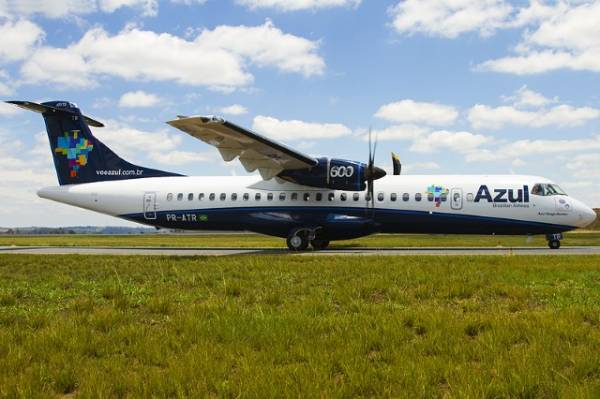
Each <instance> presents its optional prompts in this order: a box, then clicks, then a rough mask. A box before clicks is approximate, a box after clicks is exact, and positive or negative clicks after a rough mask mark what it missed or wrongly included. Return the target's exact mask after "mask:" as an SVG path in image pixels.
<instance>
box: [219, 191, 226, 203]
mask: <svg viewBox="0 0 600 399" xmlns="http://www.w3.org/2000/svg"><path fill="white" fill-rule="evenodd" d="M219 199H220V200H221V201H225V200H226V199H227V194H225V193H221V195H220V196H219Z"/></svg>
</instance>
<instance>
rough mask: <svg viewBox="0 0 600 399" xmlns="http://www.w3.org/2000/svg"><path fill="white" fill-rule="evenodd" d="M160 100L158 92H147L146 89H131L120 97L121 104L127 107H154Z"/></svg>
mask: <svg viewBox="0 0 600 399" xmlns="http://www.w3.org/2000/svg"><path fill="white" fill-rule="evenodd" d="M159 102H160V97H158V96H157V95H156V94H152V93H146V92H145V91H142V90H138V91H130V92H127V93H124V94H123V95H122V96H121V98H120V99H119V106H120V107H126V108H144V107H152V106H154V105H156V104H158V103H159Z"/></svg>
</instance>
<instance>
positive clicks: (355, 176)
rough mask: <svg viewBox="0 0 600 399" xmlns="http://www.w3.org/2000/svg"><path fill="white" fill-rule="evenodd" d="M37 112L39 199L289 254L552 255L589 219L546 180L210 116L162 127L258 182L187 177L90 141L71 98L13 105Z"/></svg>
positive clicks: (179, 120) (86, 123)
mask: <svg viewBox="0 0 600 399" xmlns="http://www.w3.org/2000/svg"><path fill="white" fill-rule="evenodd" d="M9 103H12V104H15V105H17V106H19V107H22V108H25V109H28V110H31V111H35V112H38V113H41V114H42V116H43V117H44V121H45V123H46V130H47V132H48V137H49V139H50V147H51V150H52V156H53V158H54V165H55V168H56V174H57V175H58V182H59V186H56V187H45V188H42V189H41V190H39V191H38V195H39V196H40V197H42V198H46V199H50V200H54V201H58V202H61V203H65V204H69V205H74V206H77V207H80V208H84V209H89V210H93V211H96V212H100V213H104V214H108V215H111V216H116V217H120V218H123V219H126V220H130V221H133V222H138V223H143V224H146V225H151V226H155V227H157V228H160V227H162V228H169V229H185V230H229V231H240V230H247V231H253V232H257V233H262V234H267V235H272V236H277V237H282V238H286V239H287V245H288V247H289V248H290V249H291V250H294V251H300V250H305V249H307V248H308V246H309V245H311V246H312V247H313V248H314V249H323V248H326V247H327V246H328V244H329V242H330V241H333V240H343V239H351V238H357V237H362V236H366V235H369V234H373V233H441V234H504V235H508V234H512V235H520V234H522V235H533V234H544V235H546V238H547V240H548V245H549V247H550V248H553V249H557V248H559V247H560V240H561V239H562V233H563V232H565V231H569V230H573V229H576V228H580V227H585V226H587V225H589V224H590V223H592V222H593V221H594V220H595V218H596V214H595V213H594V211H593V210H592V209H590V208H589V207H587V206H586V205H584V204H583V203H581V202H580V201H578V200H576V199H574V198H572V197H569V196H568V195H567V194H566V193H565V192H564V191H563V190H562V189H561V188H560V187H559V186H558V185H557V184H555V183H553V182H552V181H550V180H548V179H545V178H543V177H536V176H520V175H496V176H494V175H412V176H404V175H400V173H401V172H400V163H399V161H398V158H397V157H395V156H394V157H393V161H394V175H391V176H386V172H385V171H384V170H383V169H381V168H379V167H377V166H375V165H374V160H375V150H376V141H375V145H373V146H372V145H371V141H370V140H369V159H368V162H367V163H363V162H358V161H352V160H344V159H335V158H315V157H312V156H310V155H307V154H303V153H301V152H299V151H297V150H295V149H293V148H290V147H287V146H285V145H283V144H281V143H278V142H276V141H273V140H271V139H269V138H267V137H264V136H261V135H259V134H256V133H254V132H251V131H249V130H247V129H244V128H242V127H240V126H238V125H235V124H234V123H231V122H229V121H226V120H224V119H222V118H218V117H214V116H191V117H186V116H179V117H178V118H177V119H174V120H172V121H169V122H167V123H168V124H169V125H171V126H173V127H175V128H177V129H179V130H182V131H183V132H185V133H187V134H189V135H191V136H193V137H195V138H198V139H200V140H202V141H204V142H206V143H208V144H210V145H212V146H214V147H216V148H217V150H218V151H219V153H220V154H221V156H222V157H223V159H224V160H225V161H228V162H229V161H233V160H235V159H236V158H237V159H238V160H239V161H240V162H241V163H242V165H243V166H244V168H245V169H246V170H247V171H248V172H254V171H256V170H258V172H259V174H258V175H251V176H246V177H229V176H218V177H216V176H194V177H192V176H183V175H181V174H178V173H172V172H165V171H162V170H157V169H150V168H145V167H142V166H137V165H134V164H131V163H129V162H127V161H125V160H124V159H122V158H120V157H119V156H118V155H117V154H115V153H114V152H113V151H111V150H110V149H109V148H108V147H107V146H106V145H104V144H103V143H102V142H101V141H100V140H98V139H97V138H96V137H94V135H93V134H92V132H91V131H90V128H89V126H93V127H98V128H99V127H102V126H103V125H102V123H100V122H98V121H96V120H94V119H92V118H89V117H87V116H85V115H83V114H82V113H81V112H80V110H79V108H77V106H76V105H75V104H73V103H70V102H67V101H51V102H45V103H41V104H37V103H32V102H27V101H9Z"/></svg>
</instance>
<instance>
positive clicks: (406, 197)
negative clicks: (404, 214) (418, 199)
mask: <svg viewBox="0 0 600 399" xmlns="http://www.w3.org/2000/svg"><path fill="white" fill-rule="evenodd" d="M402 201H404V202H408V201H410V194H408V193H404V194H402Z"/></svg>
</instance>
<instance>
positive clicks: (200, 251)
mask: <svg viewBox="0 0 600 399" xmlns="http://www.w3.org/2000/svg"><path fill="white" fill-rule="evenodd" d="M0 254H31V255H156V256H226V255H289V254H292V255H302V256H327V255H330V256H331V255H355V256H356V255H430V256H431V255H443V256H459V255H460V256H463V255H502V256H509V255H549V256H556V255H600V246H594V247H568V246H565V247H562V248H560V249H558V250H553V249H549V248H543V247H513V248H507V247H430V248H423V247H421V248H413V247H395V248H389V247H386V248H353V247H342V248H332V249H327V250H323V251H305V252H295V253H294V252H290V251H288V250H287V249H284V248H181V247H169V248H163V247H127V248H125V247H24V246H22V247H19V246H10V247H0Z"/></svg>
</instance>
